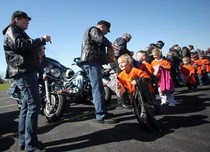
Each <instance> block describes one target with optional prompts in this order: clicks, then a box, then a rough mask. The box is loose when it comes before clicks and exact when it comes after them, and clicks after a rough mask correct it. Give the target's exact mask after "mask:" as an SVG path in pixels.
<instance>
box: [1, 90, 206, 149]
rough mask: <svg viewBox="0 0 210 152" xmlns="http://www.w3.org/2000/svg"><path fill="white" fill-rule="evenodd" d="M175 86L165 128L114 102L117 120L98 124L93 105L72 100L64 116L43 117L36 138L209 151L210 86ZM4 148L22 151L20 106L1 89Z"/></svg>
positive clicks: (57, 145) (75, 144) (62, 145)
mask: <svg viewBox="0 0 210 152" xmlns="http://www.w3.org/2000/svg"><path fill="white" fill-rule="evenodd" d="M185 89H186V88H177V89H176V92H175V93H174V94H175V98H176V99H177V101H178V104H177V106H176V107H175V108H168V107H164V109H163V113H162V114H160V115H158V116H156V118H157V120H158V121H159V123H160V124H161V127H162V130H163V131H162V132H161V133H158V134H151V133H147V132H145V131H144V130H143V129H142V128H141V126H140V125H139V124H138V122H137V120H136V118H135V116H134V114H133V112H132V110H128V109H120V108H115V106H114V104H115V103H116V101H115V100H113V101H112V103H113V104H111V105H110V106H111V107H110V108H109V109H110V112H113V113H114V114H115V115H116V117H115V119H116V120H117V121H118V123H117V124H112V125H110V124H109V125H108V124H98V123H97V122H96V121H95V119H94V108H93V106H92V105H87V104H74V105H72V106H71V107H70V108H69V110H67V111H66V113H65V117H64V118H63V120H62V121H59V122H57V123H48V122H47V121H46V118H45V117H43V116H42V115H40V116H39V130H38V132H39V134H38V137H39V139H40V140H42V141H43V142H44V145H45V146H46V149H47V150H46V151H49V152H51V151H55V152H60V151H79V152H80V151H81V152H83V151H84V152H86V151H92V152H99V151H100V152H115V151H117V152H118V151H119V152H124V151H133V152H137V151H141V152H148V151H150V152H153V151H155V152H163V151H170V152H180V151H182V152H197V151H199V152H207V151H209V150H210V145H209V141H210V125H209V122H210V118H209V116H210V107H209V106H210V93H209V92H210V91H209V90H210V86H204V87H202V88H199V89H198V91H197V92H191V93H189V92H186V91H185ZM0 120H1V123H0V143H1V144H0V151H11V152H12V151H14V152H16V151H18V141H17V134H16V133H17V124H18V109H17V107H16V103H15V101H13V100H11V99H9V98H8V96H7V94H6V92H0Z"/></svg>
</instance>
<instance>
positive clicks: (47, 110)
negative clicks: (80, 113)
mask: <svg viewBox="0 0 210 152" xmlns="http://www.w3.org/2000/svg"><path fill="white" fill-rule="evenodd" d="M41 65H42V67H43V69H44V72H43V74H40V75H39V76H38V77H39V78H38V80H37V81H38V84H39V94H40V99H41V109H40V111H41V114H43V115H44V116H45V117H46V118H47V120H48V121H49V122H54V121H57V120H59V119H60V118H61V117H62V115H63V112H64V107H65V104H67V102H65V100H66V94H63V93H62V91H61V90H62V89H63V82H64V81H65V80H66V79H68V78H69V77H71V76H72V75H73V74H74V71H73V70H71V69H70V68H67V67H65V66H63V65H62V64H60V63H59V62H58V61H56V60H54V59H51V58H48V57H45V59H44V60H43V61H42V63H41ZM8 94H9V95H10V97H11V98H12V99H15V100H16V101H17V106H18V108H19V109H20V108H21V104H22V103H21V100H20V90H19V89H18V86H17V85H16V84H12V85H11V87H10V89H9V90H8Z"/></svg>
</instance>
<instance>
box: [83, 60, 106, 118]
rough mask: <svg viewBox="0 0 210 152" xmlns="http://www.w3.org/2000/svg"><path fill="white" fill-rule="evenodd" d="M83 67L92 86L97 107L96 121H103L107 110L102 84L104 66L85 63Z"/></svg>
mask: <svg viewBox="0 0 210 152" xmlns="http://www.w3.org/2000/svg"><path fill="white" fill-rule="evenodd" d="M83 67H84V69H85V71H86V73H87V74H88V77H89V79H90V82H91V86H92V96H93V101H94V106H95V113H96V120H101V119H103V118H104V117H105V116H106V114H107V111H106V108H105V105H104V101H105V96H104V87H103V82H102V73H101V70H102V66H101V64H99V63H95V62H84V63H83Z"/></svg>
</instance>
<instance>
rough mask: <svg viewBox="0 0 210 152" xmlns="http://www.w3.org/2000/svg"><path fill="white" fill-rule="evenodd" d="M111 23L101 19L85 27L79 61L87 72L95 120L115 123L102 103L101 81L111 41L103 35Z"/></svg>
mask: <svg viewBox="0 0 210 152" xmlns="http://www.w3.org/2000/svg"><path fill="white" fill-rule="evenodd" d="M110 26H111V24H110V23H109V22H107V21H104V20H101V21H99V22H98V23H97V25H96V26H93V27H90V28H88V29H87V31H86V32H85V34H84V36H83V40H82V50H81V63H82V65H83V67H84V69H85V71H86V72H87V74H88V76H89V79H90V82H91V86H92V95H93V101H94V106H95V113H96V120H97V121H98V122H100V123H115V121H114V120H113V119H110V114H108V112H107V111H106V108H105V105H104V100H105V97H104V88H103V82H102V73H101V70H102V65H103V64H106V63H107V58H106V48H107V47H110V48H111V49H113V48H112V43H111V42H110V41H109V40H108V39H107V38H106V37H105V36H104V35H105V34H107V33H108V32H110Z"/></svg>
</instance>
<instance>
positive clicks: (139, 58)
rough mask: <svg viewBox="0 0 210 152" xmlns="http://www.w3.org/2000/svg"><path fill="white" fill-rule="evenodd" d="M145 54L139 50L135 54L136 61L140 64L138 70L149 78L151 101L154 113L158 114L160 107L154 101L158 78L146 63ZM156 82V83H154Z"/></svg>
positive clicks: (158, 103)
mask: <svg viewBox="0 0 210 152" xmlns="http://www.w3.org/2000/svg"><path fill="white" fill-rule="evenodd" d="M147 59H148V57H147V54H146V52H145V51H143V50H140V51H138V52H137V53H136V60H137V61H138V62H139V63H140V64H139V67H138V68H139V69H141V70H142V71H145V72H146V73H147V74H148V75H149V76H150V77H151V86H153V88H152V90H151V93H152V99H153V105H154V106H155V109H156V113H157V114H158V113H160V109H161V105H160V102H158V101H157V100H156V95H155V90H156V89H157V83H158V78H157V77H156V76H154V74H153V72H154V69H153V67H152V65H151V64H150V63H148V62H147ZM156 81H157V82H156Z"/></svg>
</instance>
